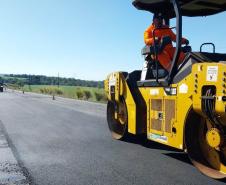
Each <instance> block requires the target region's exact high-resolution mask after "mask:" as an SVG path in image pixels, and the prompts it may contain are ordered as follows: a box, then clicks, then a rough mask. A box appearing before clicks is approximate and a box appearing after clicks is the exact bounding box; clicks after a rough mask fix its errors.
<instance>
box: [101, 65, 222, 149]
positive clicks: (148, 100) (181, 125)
mask: <svg viewBox="0 0 226 185" xmlns="http://www.w3.org/2000/svg"><path fill="white" fill-rule="evenodd" d="M209 86H213V87H214V88H215V89H216V95H215V99H216V101H215V111H216V112H215V114H217V115H218V118H219V120H221V123H224V124H226V114H225V105H226V101H225V100H224V98H225V96H226V64H223V63H208V62H205V63H196V64H194V65H193V66H192V72H191V73H190V74H189V75H188V76H186V77H185V78H184V79H183V80H181V81H180V82H179V83H177V84H172V85H170V86H169V87H138V89H137V90H136V91H137V92H136V94H137V93H139V94H140V96H141V97H142V99H143V100H144V102H145V106H146V108H145V109H144V110H145V112H141V111H140V112H139V114H138V111H137V109H140V106H141V105H140V104H139V102H138V103H137V102H136V101H135V99H134V96H133V94H132V93H133V92H132V91H133V88H131V87H129V84H128V83H127V80H126V75H125V74H123V73H122V72H115V73H112V74H110V75H109V76H108V77H107V79H106V80H105V91H106V94H107V98H108V101H114V102H116V104H117V103H118V102H119V101H121V99H122V98H123V99H124V100H125V103H126V108H127V115H128V116H127V117H128V118H127V119H128V120H127V121H128V128H127V129H128V132H129V133H131V134H134V135H136V134H141V133H145V134H147V138H148V139H149V140H153V141H155V142H159V143H162V144H164V145H168V146H171V147H175V148H177V149H181V150H184V149H186V146H185V142H184V141H185V125H186V123H187V120H188V117H189V113H190V112H191V111H194V112H196V113H197V114H199V115H200V116H201V117H203V119H206V120H208V118H207V117H206V115H205V114H204V113H203V111H202V101H201V100H202V97H203V94H202V93H203V89H204V88H205V87H209ZM117 114H119V113H118V112H117V111H115V115H114V116H115V119H116V120H117V119H118V115H117ZM138 118H140V119H139V120H141V121H140V122H139V123H138V122H137V120H138ZM142 122H143V123H142ZM140 127H142V128H140ZM208 138H210V139H209V141H211V137H210V136H209V137H208ZM218 138H219V136H218ZM213 145H214V143H213Z"/></svg>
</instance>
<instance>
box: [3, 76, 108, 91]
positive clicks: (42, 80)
mask: <svg viewBox="0 0 226 185" xmlns="http://www.w3.org/2000/svg"><path fill="white" fill-rule="evenodd" d="M0 83H5V84H16V85H18V86H24V85H65V86H83V87H98V88H103V86H104V83H103V81H89V80H80V79H75V78H62V77H48V76H44V75H27V74H5V75H2V76H1V77H0Z"/></svg>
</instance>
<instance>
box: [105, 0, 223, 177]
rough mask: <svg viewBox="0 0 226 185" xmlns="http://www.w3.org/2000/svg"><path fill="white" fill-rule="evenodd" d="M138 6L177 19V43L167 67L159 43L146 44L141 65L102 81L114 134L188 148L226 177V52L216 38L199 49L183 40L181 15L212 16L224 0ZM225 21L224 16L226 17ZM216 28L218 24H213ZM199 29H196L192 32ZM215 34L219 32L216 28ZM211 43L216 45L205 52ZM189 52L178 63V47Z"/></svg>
mask: <svg viewBox="0 0 226 185" xmlns="http://www.w3.org/2000/svg"><path fill="white" fill-rule="evenodd" d="M132 3H133V5H134V6H135V7H136V8H137V9H139V10H145V11H149V12H151V13H159V12H160V13H162V14H163V15H164V19H165V22H166V24H170V20H171V19H173V18H175V19H176V27H174V28H175V30H176V35H177V36H176V45H175V53H174V57H173V60H172V61H171V62H172V66H171V68H170V70H169V71H168V72H167V73H162V71H164V70H165V69H163V68H162V67H161V66H160V65H159V61H158V57H157V56H158V53H159V52H161V51H159V50H158V49H157V48H158V46H157V45H156V44H154V46H145V47H144V48H143V49H142V55H143V56H144V58H145V65H144V67H143V68H142V70H136V71H133V72H131V73H127V72H113V73H111V74H109V75H108V77H107V79H106V80H105V82H104V85H105V91H106V94H107V99H108V103H107V122H108V126H109V129H110V131H111V134H112V137H113V138H115V139H118V140H124V139H125V138H126V137H127V136H128V134H133V135H139V134H145V135H146V136H147V139H149V140H152V141H155V142H158V143H161V144H164V145H167V146H171V147H174V148H177V149H179V150H181V151H185V152H187V154H188V156H189V158H190V159H191V161H192V163H193V164H194V165H195V167H197V168H198V170H200V171H201V172H202V173H203V174H205V175H207V176H209V177H212V178H215V179H222V178H225V177H226V113H225V111H226V54H223V53H217V52H216V51H215V45H214V44H213V43H209V42H207V43H203V44H202V45H201V47H200V51H198V52H192V49H191V47H190V46H184V47H182V46H181V44H180V43H181V41H182V16H187V17H196V16H210V15H214V14H217V13H220V12H223V11H225V10H226V0H219V1H215V0H202V1H201V0H200V1H199V0H198V1H197V0H191V1H188V0H134V1H133V2H132ZM222 21H223V20H222ZM215 31H217V29H215ZM194 33H195V32H194ZM214 34H216V33H214ZM205 45H211V46H212V47H213V51H211V52H204V51H203V46H205ZM181 51H183V52H184V53H185V58H184V60H183V62H182V63H181V64H180V65H177V61H178V59H179V54H180V52H181Z"/></svg>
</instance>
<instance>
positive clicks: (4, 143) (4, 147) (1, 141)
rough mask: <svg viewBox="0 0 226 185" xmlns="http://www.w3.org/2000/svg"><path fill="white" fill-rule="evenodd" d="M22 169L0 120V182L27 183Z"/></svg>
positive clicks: (2, 183)
mask: <svg viewBox="0 0 226 185" xmlns="http://www.w3.org/2000/svg"><path fill="white" fill-rule="evenodd" d="M26 176H27V175H25V171H24V169H23V168H22V167H21V166H20V165H19V162H18V160H17V159H16V157H15V154H14V153H13V151H12V148H11V144H10V141H9V139H8V136H7V133H6V130H5V128H4V125H3V123H2V122H1V121H0V184H1V185H4V184H10V185H11V184H17V185H28V184H30V183H29V181H30V180H29V178H28V177H26Z"/></svg>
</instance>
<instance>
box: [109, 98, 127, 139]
mask: <svg viewBox="0 0 226 185" xmlns="http://www.w3.org/2000/svg"><path fill="white" fill-rule="evenodd" d="M116 110H118V111H117V112H118V119H115V111H116ZM127 120H128V114H127V108H126V103H125V101H124V99H121V100H120V102H119V103H117V104H116V102H113V101H108V104H107V122H108V127H109V129H110V131H111V134H112V137H113V138H114V139H117V140H123V139H125V138H126V137H127V135H128V131H127V123H128V121H127Z"/></svg>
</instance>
